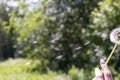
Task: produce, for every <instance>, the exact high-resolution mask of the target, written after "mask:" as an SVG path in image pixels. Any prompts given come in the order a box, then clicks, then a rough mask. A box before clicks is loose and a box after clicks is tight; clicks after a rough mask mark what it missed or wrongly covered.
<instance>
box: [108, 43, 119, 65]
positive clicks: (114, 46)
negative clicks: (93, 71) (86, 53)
mask: <svg viewBox="0 0 120 80" xmlns="http://www.w3.org/2000/svg"><path fill="white" fill-rule="evenodd" d="M116 47H117V44H115V45H114V47H113V49H112V51H111V53H110V55H109V57H108V58H107V60H106V64H107V63H108V62H109V60H110V58H111V57H112V55H113V53H114V51H115V49H116Z"/></svg>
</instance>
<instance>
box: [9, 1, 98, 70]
mask: <svg viewBox="0 0 120 80" xmlns="http://www.w3.org/2000/svg"><path fill="white" fill-rule="evenodd" d="M92 1H93V2H92V3H91V1H88V0H75V1H72V0H68V1H64V0H61V1H54V0H53V1H51V0H46V1H39V4H38V3H34V5H33V6H32V7H30V6H31V5H32V4H27V3H22V2H19V6H18V7H17V8H15V9H14V10H13V11H12V13H11V14H10V26H11V27H13V29H14V34H16V38H17V39H16V40H17V42H16V45H15V46H16V49H17V51H16V53H17V54H24V55H25V56H27V57H31V58H38V59H40V60H42V62H43V64H46V63H47V64H48V66H49V68H51V69H53V70H57V69H62V70H68V69H69V68H71V66H72V65H75V66H77V67H84V68H85V67H87V66H89V64H85V63H83V62H86V63H89V62H91V61H93V62H94V58H93V59H90V60H88V58H90V57H91V53H92V52H93V47H91V46H92V44H91V42H90V39H89V37H90V31H91V30H89V29H90V28H89V27H88V24H89V23H90V22H89V17H90V13H91V11H92V10H93V8H94V7H96V6H97V2H98V1H96V0H92ZM90 44H91V45H90ZM88 48H89V49H88Z"/></svg>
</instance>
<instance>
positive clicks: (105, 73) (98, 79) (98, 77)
mask: <svg viewBox="0 0 120 80" xmlns="http://www.w3.org/2000/svg"><path fill="white" fill-rule="evenodd" d="M100 66H101V69H99V68H95V77H94V78H93V79H92V80H113V78H112V74H111V71H110V70H109V68H108V66H107V64H106V63H105V61H104V60H103V59H101V60H100Z"/></svg>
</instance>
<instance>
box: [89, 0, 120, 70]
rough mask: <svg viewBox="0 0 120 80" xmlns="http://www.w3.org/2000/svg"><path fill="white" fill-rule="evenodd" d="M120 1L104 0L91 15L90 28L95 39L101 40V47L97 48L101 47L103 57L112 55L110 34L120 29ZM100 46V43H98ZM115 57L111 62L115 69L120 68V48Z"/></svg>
mask: <svg viewBox="0 0 120 80" xmlns="http://www.w3.org/2000/svg"><path fill="white" fill-rule="evenodd" d="M119 6H120V1H119V0H114V1H113V0H111V1H109V0H104V1H102V2H99V8H95V9H94V11H93V12H92V13H91V18H90V19H91V25H90V28H91V29H93V35H94V38H95V39H96V38H99V39H100V41H101V42H102V44H101V43H100V44H101V45H97V47H99V48H100V47H101V48H102V50H101V53H103V54H102V55H104V56H105V55H107V56H108V54H109V53H110V51H111V49H112V46H113V44H112V43H111V42H110V39H109V34H110V32H111V30H112V29H114V28H116V27H119V25H120V8H119ZM97 44H99V42H97ZM115 53H116V54H115V55H114V56H113V58H112V59H114V61H111V63H112V65H113V66H114V67H115V69H117V70H118V69H120V68H119V64H120V63H119V60H120V55H119V54H118V53H119V47H118V49H117V50H116V51H115Z"/></svg>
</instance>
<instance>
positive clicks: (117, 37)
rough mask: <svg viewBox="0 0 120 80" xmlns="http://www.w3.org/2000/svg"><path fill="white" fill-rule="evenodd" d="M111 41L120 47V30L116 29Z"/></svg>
mask: <svg viewBox="0 0 120 80" xmlns="http://www.w3.org/2000/svg"><path fill="white" fill-rule="evenodd" d="M110 40H111V42H113V43H115V44H118V45H120V28H116V29H114V30H113V31H112V32H111V33H110Z"/></svg>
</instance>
